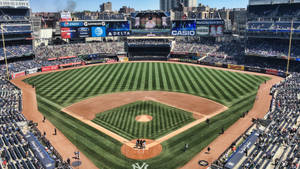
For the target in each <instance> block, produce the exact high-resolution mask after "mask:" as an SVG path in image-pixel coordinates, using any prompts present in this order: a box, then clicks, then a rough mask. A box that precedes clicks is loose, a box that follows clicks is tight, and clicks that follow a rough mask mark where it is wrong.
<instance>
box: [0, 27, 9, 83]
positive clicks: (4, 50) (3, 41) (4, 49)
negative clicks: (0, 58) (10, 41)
mask: <svg viewBox="0 0 300 169" xmlns="http://www.w3.org/2000/svg"><path fill="white" fill-rule="evenodd" d="M1 32H2V43H3V52H4V59H5V65H6V75H7V80H9V73H8V65H7V57H6V48H5V40H4V31H3V24H1Z"/></svg>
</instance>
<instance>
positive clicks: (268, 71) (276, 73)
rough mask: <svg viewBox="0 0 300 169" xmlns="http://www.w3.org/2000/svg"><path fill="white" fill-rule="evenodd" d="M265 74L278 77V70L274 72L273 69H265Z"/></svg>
mask: <svg viewBox="0 0 300 169" xmlns="http://www.w3.org/2000/svg"><path fill="white" fill-rule="evenodd" d="M266 74H270V75H278V70H275V69H266Z"/></svg>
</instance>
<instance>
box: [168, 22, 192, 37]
mask: <svg viewBox="0 0 300 169" xmlns="http://www.w3.org/2000/svg"><path fill="white" fill-rule="evenodd" d="M171 35H172V36H195V35H196V20H174V21H172V31H171Z"/></svg>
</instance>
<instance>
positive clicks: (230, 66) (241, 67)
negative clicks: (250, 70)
mask: <svg viewBox="0 0 300 169" xmlns="http://www.w3.org/2000/svg"><path fill="white" fill-rule="evenodd" d="M228 69H234V70H245V66H241V65H231V64H228Z"/></svg>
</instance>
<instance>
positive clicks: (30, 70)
mask: <svg viewBox="0 0 300 169" xmlns="http://www.w3.org/2000/svg"><path fill="white" fill-rule="evenodd" d="M37 71H38V68H33V69H28V70H26V74H32V73H36V72H37Z"/></svg>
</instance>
